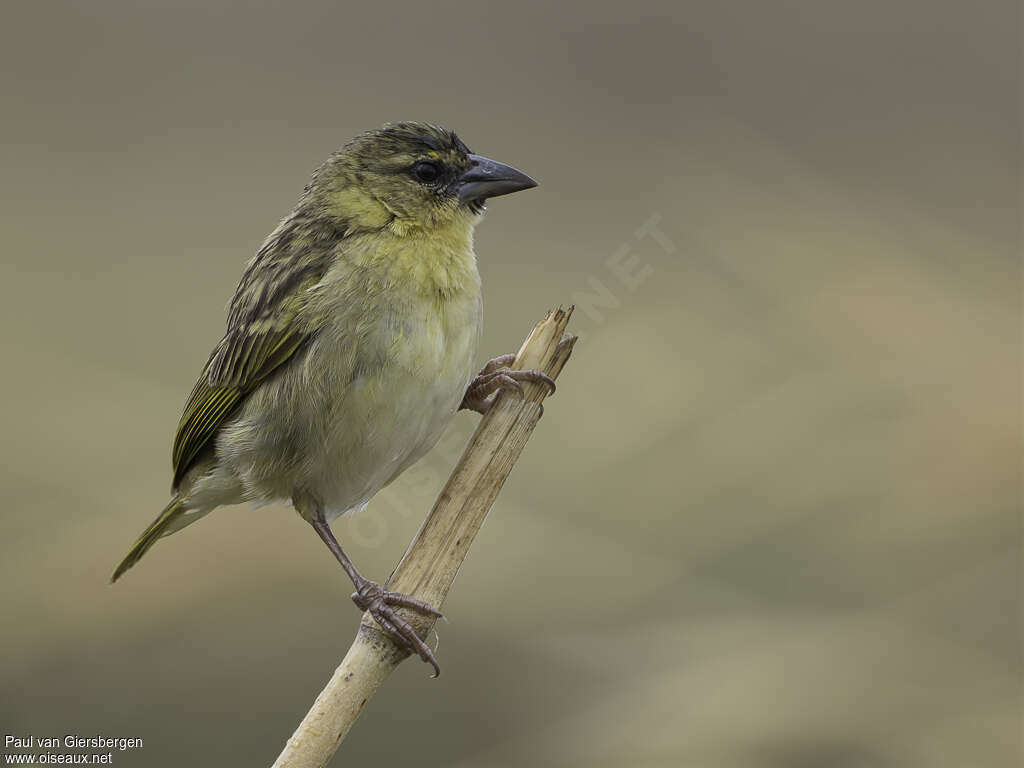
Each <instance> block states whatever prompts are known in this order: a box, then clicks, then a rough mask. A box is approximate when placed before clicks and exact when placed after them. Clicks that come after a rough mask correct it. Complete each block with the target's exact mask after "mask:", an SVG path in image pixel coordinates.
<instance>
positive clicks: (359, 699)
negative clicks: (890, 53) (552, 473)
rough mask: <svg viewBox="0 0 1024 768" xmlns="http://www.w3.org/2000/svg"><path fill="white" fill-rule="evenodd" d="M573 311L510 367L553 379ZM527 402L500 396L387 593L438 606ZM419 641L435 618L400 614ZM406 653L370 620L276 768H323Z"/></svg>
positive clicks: (559, 313)
mask: <svg viewBox="0 0 1024 768" xmlns="http://www.w3.org/2000/svg"><path fill="white" fill-rule="evenodd" d="M571 314H572V309H571V308H570V309H569V310H568V311H566V310H562V309H558V310H555V311H554V312H550V313H548V316H547V317H545V318H544V319H543V320H542V321H541V322H540V323H538V324H537V326H536V327H535V328H534V329H533V332H532V333H531V334H530V335H529V337H528V338H527V339H526V341H525V342H523V346H522V348H521V349H520V350H519V354H518V355H517V356H516V361H515V363H513V367H514V368H516V369H520V370H522V369H529V368H536V369H538V370H541V371H544V372H545V373H547V374H548V376H550V377H551V378H553V379H554V378H557V377H558V374H559V373H560V372H561V370H562V367H563V366H564V365H565V363H566V361H567V360H568V359H569V355H570V354H571V353H572V347H573V343H574V342H575V341H576V338H575V337H574V336H565V335H564V334H565V328H566V325H567V324H568V323H569V316H570V315H571ZM523 389H524V390H525V397H524V398H520V397H518V396H517V395H514V394H510V393H508V392H502V393H500V394H499V395H498V399H497V400H496V401H495V403H494V405H492V406H491V407H490V408H489V409H488V411H487V413H486V415H485V416H484V417H483V419H482V420H481V421H480V425H479V426H478V427H477V429H476V432H475V433H473V437H472V438H471V439H470V441H469V444H468V445H467V446H466V450H465V451H464V452H463V454H462V458H461V459H459V463H458V464H456V466H455V469H454V470H452V474H451V476H450V477H449V478H448V482H447V483H446V484H445V486H444V489H443V490H442V491H441V494H440V496H438V497H437V501H435V502H434V507H433V509H431V510H430V514H429V515H428V516H427V519H426V520H425V521H424V522H423V525H422V526H421V527H420V530H419V532H418V533H417V534H416V537H415V538H414V539H413V541H412V543H411V544H410V545H409V548H408V549H407V550H406V552H405V555H404V556H403V557H402V561H401V562H400V563H399V564H398V567H397V568H396V569H395V572H394V573H393V574H391V578H390V579H389V580H388V583H387V588H388V589H390V590H393V591H396V592H404V593H406V594H409V595H413V596H415V597H418V598H420V599H421V600H425V601H427V602H428V603H431V604H432V605H435V606H438V607H440V606H441V605H442V604H443V603H444V599H445V597H446V596H447V594H448V590H449V589H450V588H451V586H452V582H454V581H455V576H456V574H457V573H458V572H459V567H460V566H461V565H462V562H463V560H465V559H466V555H467V554H468V552H469V545H470V544H472V543H473V538H474V537H475V536H476V533H477V531H478V530H480V526H481V525H483V522H484V519H485V518H486V517H487V512H488V510H490V508H491V504H493V503H494V500H495V498H497V496H498V491H500V490H501V486H502V485H503V484H504V482H505V478H507V477H508V475H509V473H510V472H511V471H512V466H513V465H514V464H515V463H516V460H517V459H518V458H519V454H520V453H521V452H522V450H523V446H524V445H526V441H527V440H528V439H529V438H530V433H532V432H533V428H534V427H535V426H536V425H537V422H538V421H539V420H540V417H541V414H542V413H543V406H542V405H541V401H542V400H543V399H544V397H545V396H546V395H547V387H545V386H544V385H543V384H534V383H524V384H523ZM402 616H403V618H405V619H406V621H408V622H409V623H410V624H412V626H413V627H414V628H415V629H416V631H417V632H418V633H419V635H420V636H421V637H425V636H426V634H427V632H429V631H430V628H431V627H433V625H434V621H435V619H434V618H433V617H429V616H428V617H425V616H421V615H419V614H415V613H412V612H410V611H408V610H403V611H402ZM408 655H409V652H408V651H406V650H405V649H402V648H399V647H398V646H397V645H396V644H395V643H394V642H393V641H392V640H391V638H390V637H388V636H387V635H385V634H384V633H383V632H381V631H380V629H379V628H378V626H377V623H376V622H375V621H374V620H373V618H372V617H371V616H370V615H369V614H368V613H367V614H364V615H363V620H362V623H361V624H360V626H359V631H358V632H357V633H356V639H355V640H354V641H353V643H352V646H351V647H350V648H349V650H348V653H347V654H345V658H344V659H343V660H342V662H341V665H340V666H339V667H338V668H337V670H335V672H334V676H333V677H331V679H330V681H329V682H328V683H327V686H326V687H325V688H324V689H323V691H322V692H321V693H320V695H319V696H318V697H317V699H316V701H315V702H313V706H312V708H311V709H310V710H309V712H308V713H307V714H306V717H305V718H303V720H302V722H301V723H300V724H299V727H298V728H297V729H296V730H295V733H294V734H292V737H291V738H290V739H289V740H288V743H287V744H286V745H285V748H284V751H283V752H282V753H281V755H280V756H279V757H278V758H277V761H276V762H275V763H274V768H321V766H324V765H326V764H327V761H328V760H330V759H331V757H332V756H333V755H334V753H335V752H336V751H337V749H338V746H339V745H340V744H341V742H342V740H343V739H344V738H345V734H347V733H348V731H349V728H351V727H352V723H354V722H355V719H356V718H357V717H358V716H359V713H360V712H361V711H362V709H363V707H364V706H366V702H367V701H369V700H370V698H371V697H372V696H373V694H374V693H376V691H377V688H378V687H380V684H381V683H382V682H384V680H385V678H387V676H388V675H389V674H391V672H392V671H393V670H394V669H395V667H397V666H398V665H399V664H400V663H401V662H402V661H403V660H404V659H405V658H406V657H408Z"/></svg>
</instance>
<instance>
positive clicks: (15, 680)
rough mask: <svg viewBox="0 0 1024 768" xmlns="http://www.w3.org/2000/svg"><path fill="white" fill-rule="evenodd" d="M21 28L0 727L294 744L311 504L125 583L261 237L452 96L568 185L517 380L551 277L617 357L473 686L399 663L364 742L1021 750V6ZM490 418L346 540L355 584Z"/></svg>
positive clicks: (792, 758)
mask: <svg viewBox="0 0 1024 768" xmlns="http://www.w3.org/2000/svg"><path fill="white" fill-rule="evenodd" d="M0 13H2V17H3V18H2V24H0V64H2V66H0V85H2V88H0V94H2V103H3V117H2V122H0V139H2V140H0V144H2V146H0V163H2V182H0V194H2V205H3V213H2V221H3V235H2V256H0V269H2V272H0V275H2V289H0V291H2V296H0V312H2V322H3V329H4V330H3V336H4V350H3V351H4V358H3V359H4V361H5V365H4V375H3V383H2V385H0V386H2V391H3V403H4V440H3V444H2V447H0V472H2V478H3V479H2V504H3V513H2V517H0V536H2V545H0V547H2V550H0V552H2V558H0V584H2V585H3V586H2V588H0V589H2V594H3V598H2V603H0V610H2V619H0V622H2V627H3V628H2V636H0V637H2V640H3V653H2V656H0V685H2V689H0V690H2V710H0V729H2V730H3V733H4V734H7V733H10V734H17V735H25V734H27V733H30V732H31V733H35V734H37V735H62V734H64V733H81V734H86V735H89V734H94V733H101V734H104V735H107V736H125V737H130V736H135V737H142V738H143V739H144V740H145V747H144V748H143V749H142V750H141V751H137V752H133V753H128V754H125V755H115V764H116V765H125V766H129V765H132V766H134V765H139V766H182V765H218V766H259V765H266V764H269V763H270V762H271V760H272V759H273V757H274V756H275V755H276V754H277V752H278V750H279V748H280V747H281V746H282V744H283V742H284V740H285V739H286V737H287V736H288V735H289V733H290V732H291V729H292V727H293V726H294V725H295V724H296V722H297V721H298V719H299V717H300V716H301V715H302V714H303V713H304V711H305V709H306V708H307V706H308V705H309V704H310V702H311V701H312V699H313V697H314V696H315V694H316V693H317V692H318V691H319V689H320V686H321V684H322V683H323V682H324V681H325V680H326V678H327V676H328V675H329V674H330V672H331V670H332V669H333V667H334V665H335V664H336V662H337V661H338V660H339V659H340V657H341V655H342V653H343V652H344V649H345V648H346V647H347V645H348V643H349V640H350V638H351V636H352V634H353V631H354V629H355V627H356V622H357V620H358V613H357V611H356V610H355V608H354V607H353V606H352V605H351V603H350V602H349V601H348V594H349V592H350V588H349V585H348V583H347V581H346V579H345V578H344V575H343V573H342V572H341V570H340V569H339V568H338V567H337V565H336V564H335V563H334V562H333V560H332V559H331V557H330V555H329V554H328V553H327V552H326V550H325V549H324V548H323V546H322V545H321V543H320V542H319V541H318V539H317V537H316V536H315V535H313V533H312V532H311V531H310V530H309V528H308V527H307V526H305V525H304V524H303V523H302V522H301V521H300V520H299V519H298V518H297V517H296V516H295V515H294V513H292V512H291V511H290V510H288V509H286V508H284V507H278V506H274V507H268V508H263V509H259V510H250V509H247V508H241V507H239V508H233V509H226V510H222V511H219V512H218V513H216V514H214V515H212V516H211V517H210V518H208V519H206V520H204V521H203V522H201V523H199V524H198V525H195V526H193V527H191V528H189V529H187V530H186V531H184V532H182V533H181V534H179V535H177V536H175V537H174V538H173V539H169V540H166V541H164V542H161V543H160V544H159V545H158V546H157V547H156V548H155V549H154V550H153V552H152V553H151V554H150V555H149V556H148V557H147V558H146V560H145V561H144V562H143V563H142V564H141V566H140V567H139V568H137V569H136V570H135V571H133V572H132V573H130V574H129V576H128V577H127V578H125V579H124V581H123V582H121V583H118V584H117V586H116V587H111V586H109V585H108V584H107V583H106V580H107V577H108V575H109V572H110V570H111V568H112V567H113V565H114V564H115V562H116V561H117V559H118V558H119V557H120V556H121V555H122V554H123V552H124V550H125V549H126V547H127V546H128V545H129V544H130V543H131V541H132V539H133V537H134V536H135V535H136V534H137V533H138V532H139V530H140V529H141V528H142V527H143V526H144V525H145V524H146V523H147V522H148V521H149V520H150V518H151V517H152V516H153V515H154V514H155V513H156V512H157V511H158V510H159V509H160V507H161V506H162V505H163V503H164V502H165V500H166V492H167V485H168V482H169V458H168V454H169V446H170V441H171V437H172V433H173V429H174V426H175V424H176V421H177V418H178V413H179V409H180V407H181V405H182V402H183V399H184V396H185V394H186V393H187V391H188V389H189V387H190V386H191V384H192V382H193V380H194V376H195V375H196V374H197V372H198V370H199V368H200V366H201V365H202V363H203V362H204V360H205V358H206V355H207V353H208V351H209V349H210V347H211V346H212V345H213V343H214V342H215V341H216V340H217V338H218V337H219V336H218V334H219V333H220V331H221V329H222V327H223V316H224V305H225V303H226V301H227V299H228V298H229V296H230V294H231V291H232V288H233V286H234V283H235V280H236V279H237V276H238V274H239V272H240V269H241V266H242V264H243V263H244V261H245V260H246V259H247V258H249V256H250V255H251V254H252V253H253V252H254V250H255V248H256V247H257V246H258V245H259V243H260V241H261V240H262V238H263V237H264V235H265V234H266V233H267V232H268V231H269V230H270V229H271V228H272V227H273V226H274V224H275V222H276V221H277V220H278V219H279V218H280V217H281V216H283V215H284V214H285V213H286V212H287V211H288V209H289V208H290V206H291V205H292V204H293V202H294V200H295V199H296V196H297V194H298V192H299V191H300V190H301V188H302V186H303V184H304V183H305V180H306V178H307V177H308V174H309V173H310V171H311V170H312V169H313V168H314V167H315V166H316V165H318V164H319V163H320V162H321V161H322V160H323V158H324V157H325V156H326V155H327V154H328V153H329V152H330V151H332V150H333V149H334V148H335V147H336V146H338V145H340V144H341V143H342V142H344V141H345V140H346V139H347V138H348V137H350V136H352V135H354V134H355V133H358V132H360V131H362V130H365V129H367V128H370V127H373V126H376V125H378V124H380V123H382V122H384V121H387V120H397V119H425V120H432V121H437V122H442V123H444V124H446V125H448V126H450V127H453V128H455V129H456V130H458V131H459V133H460V134H461V135H462V137H463V138H464V139H465V140H466V142H467V143H468V144H469V145H470V146H471V147H472V148H473V149H474V150H476V151H479V152H481V153H484V154H488V155H491V156H494V157H496V158H499V159H501V160H504V161H507V162H510V163H513V164H515V165H518V166H520V167H521V168H523V169H524V170H526V171H527V172H529V173H531V174H534V175H536V177H537V178H538V179H539V180H540V181H541V186H540V188H539V189H537V190H533V191H530V192H527V193H524V194H521V195H516V196H514V197H510V198H507V199H502V200H498V201H495V202H493V203H492V205H491V206H490V212H489V214H488V217H487V220H486V221H485V222H484V224H483V225H482V226H481V228H480V229H479V230H478V238H477V251H478V254H479V256H480V268H481V272H482V274H483V277H484V283H485V297H486V305H487V329H486V337H485V348H484V349H482V350H481V359H483V358H484V356H490V355H494V354H498V353H501V352H505V351H508V350H512V349H515V348H516V347H517V346H518V344H519V342H520V341H521V339H522V337H523V336H524V335H525V333H526V332H527V331H528V330H529V328H530V326H531V325H532V324H533V322H534V321H535V320H537V319H538V318H539V317H540V316H541V315H542V313H543V311H544V310H545V309H547V308H548V307H550V306H553V305H557V304H559V303H569V302H571V301H575V302H576V303H577V305H578V307H579V308H578V310H577V314H576V318H575V325H576V328H577V330H578V331H579V332H580V333H581V335H582V337H583V338H582V341H581V343H580V344H579V346H578V347H577V351H576V355H575V357H574V359H573V361H572V363H571V364H570V366H569V367H568V368H567V369H566V372H565V374H564V376H563V379H562V381H561V386H560V390H559V393H558V394H557V396H556V398H555V399H554V400H552V401H551V402H550V404H549V406H548V408H547V415H546V417H545V419H544V421H543V422H542V423H541V425H540V427H539V429H538V430H537V432H536V433H535V434H534V437H533V439H532V441H531V442H530V444H529V445H528V446H527V450H526V452H525V454H524V456H523V458H522V460H521V461H520V463H519V465H518V466H517V467H516V470H515V472H514V473H513V475H512V477H511V479H510V481H509V482H508V484H507V486H506V488H505V490H504V492H503V493H502V495H501V497H500V498H499V500H498V502H497V504H496V505H495V507H494V509H493V510H492V513H491V516H490V519H489V520H488V523H487V525H486V526H485V527H484V529H483V530H482V532H481V535H480V536H479V538H478V539H477V542H476V544H475V545H474V547H473V550H472V552H471V553H470V558H469V560H468V562H467V563H466V565H465V567H464V568H463V569H462V572H461V574H460V576H459V580H458V582H457V583H456V586H455V589H454V590H453V592H452V594H451V599H450V601H449V602H448V604H447V605H446V611H447V613H448V615H449V617H450V623H448V624H443V625H442V626H441V628H440V650H439V656H440V659H441V662H442V665H443V670H444V671H443V674H442V676H441V678H440V679H439V680H437V681H429V680H428V679H427V669H426V668H425V667H424V666H423V665H419V664H413V663H408V664H405V665H403V667H402V668H401V669H400V670H399V671H398V673H397V674H396V675H395V676H394V677H393V678H392V679H391V680H390V681H389V682H388V684H387V685H386V687H385V688H384V689H383V690H382V691H381V693H380V694H379V696H378V697H377V698H376V699H375V700H374V701H373V702H372V703H371V704H370V705H369V706H368V708H367V711H366V712H365V713H364V715H363V717H362V719H361V720H360V721H359V723H358V724H357V726H356V727H355V728H354V730H353V731H352V734H351V736H350V738H349V740H348V741H347V742H346V743H345V744H344V745H343V747H342V749H341V752H340V753H339V756H338V758H337V759H336V760H335V762H334V763H333V765H369V764H373V765H386V766H414V765H416V766H419V765H439V766H521V765H531V766H559V767H569V766H574V767H576V766H580V767H582V766H588V767H589V766H608V767H611V766H640V767H641V768H648V767H650V768H655V767H657V768H662V767H667V766H694V767H698V766H700V767H703V766H723V767H725V768H790V767H791V768H867V767H871V768H876V767H877V768H889V767H893V768H937V767H945V766H950V767H951V768H965V767H968V766H1011V765H1018V764H1019V762H1018V761H1019V760H1020V759H1021V757H1022V753H1021V691H1022V686H1021V666H1022V665H1021V631H1020V630H1021V624H1020V611H1021V604H1020V591H1021V580H1020V577H1021V571H1020V562H1021V557H1020V543H1021V542H1020V501H1021V497H1020V472H1021V464H1020V452H1021V411H1020V398H1021V369H1020V351H1021V346H1020V341H1021V339H1020V337H1021V328H1020V300H1021V283H1020V271H1021V269H1020V262H1019V254H1018V242H1019V238H1018V236H1019V219H1020V208H1019V196H1018V178H1019V171H1020V162H1019V160H1020V154H1019V140H1020V106H1019V101H1020V79H1019V74H1018V72H1019V69H1018V63H1019V62H1018V48H1019V45H1020V23H1019V18H1018V14H1019V8H1018V6H1017V4H1016V3H1013V2H982V3H963V2H958V1H957V0H928V1H927V2H926V1H925V0H902V1H897V2H891V1H887V2H882V1H881V0H865V1H864V2H856V3H851V2H821V0H800V1H794V2H773V3H765V2H756V1H755V0H744V1H743V2H733V3H720V2H717V1H712V0H698V1H697V2H687V3H679V2H664V3H656V2H634V3H629V4H623V3H576V4H570V5H548V4H544V3H504V4H500V5H499V4H488V3H481V2H475V3H460V4H454V3H439V4H432V3H411V2H409V3H400V4H379V5H376V4H370V3H363V4H360V5H359V6H358V7H355V6H350V5H348V4H342V3H338V2H315V3H314V2H298V3H285V2H275V3H270V4H249V3H225V2H191V3H181V2H179V3H156V2H145V3H139V2H127V1H124V2H108V1H105V0H94V1H93V2H65V3H59V2H7V3H5V4H4V6H3V10H2V11H0ZM623 270H625V274H626V276H627V278H628V279H627V280H626V281H623V279H622V276H623ZM595 296H596V297H599V298H597V299H595ZM475 420H476V419H475V417H474V416H473V415H468V414H460V415H459V416H458V418H457V421H456V423H455V425H454V427H453V432H452V435H451V439H450V440H449V441H448V442H447V443H446V444H445V446H443V447H441V448H440V449H439V450H438V451H437V452H435V453H434V454H432V455H431V456H430V457H428V458H427V459H425V460H424V462H423V464H422V465H421V466H420V467H418V468H417V469H415V470H413V471H411V472H410V474H409V475H408V476H407V477H405V478H402V479H401V480H400V481H398V482H397V483H396V484H395V485H394V486H393V487H392V488H390V489H388V490H387V491H385V492H384V493H383V494H381V496H380V497H378V499H377V500H376V501H375V502H374V503H373V504H372V505H371V507H370V508H369V510H367V512H366V513H365V514H364V515H363V516H362V517H361V518H357V519H355V520H343V521H340V522H339V523H337V524H336V526H335V527H336V530H337V532H338V534H339V536H340V538H341V540H342V541H343V542H346V544H347V545H348V546H349V547H350V552H351V554H352V555H353V557H354V558H355V560H356V562H357V563H359V564H360V565H361V567H362V568H363V569H364V572H365V573H367V574H370V575H372V576H375V577H378V578H383V577H386V576H387V574H388V573H389V569H390V568H391V567H392V566H393V564H394V563H395V562H396V561H397V559H398V557H399V556H400V555H401V552H402V551H403V549H404V547H405V545H406V543H407V542H408V541H409V539H410V538H411V536H412V534H413V532H414V531H415V530H416V527H417V525H418V523H419V521H420V519H421V518H422V515H423V514H424V513H425V511H426V509H427V508H428V507H429V504H430V501H431V500H432V498H433V496H434V495H435V493H436V492H437V490H438V488H439V487H440V484H441V481H442V479H443V477H444V475H445V474H446V473H447V470H448V468H449V467H450V466H451V464H452V462H453V461H454V459H455V458H456V457H457V454H458V448H459V444H460V441H463V440H464V439H465V437H466V436H467V435H468V434H469V432H470V430H471V429H472V427H473V424H474V423H475Z"/></svg>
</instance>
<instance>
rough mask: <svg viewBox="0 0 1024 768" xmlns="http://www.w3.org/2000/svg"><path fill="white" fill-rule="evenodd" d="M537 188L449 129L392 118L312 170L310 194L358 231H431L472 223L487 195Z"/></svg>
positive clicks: (524, 176)
mask: <svg viewBox="0 0 1024 768" xmlns="http://www.w3.org/2000/svg"><path fill="white" fill-rule="evenodd" d="M535 186H537V182H535V181H534V180H533V179H531V178H530V177H529V176H527V175H526V174H525V173H522V172H521V171H517V170H516V169H515V168H513V167H511V166H508V165H505V164H504V163H499V162H497V161H495V160H489V159H488V158H486V157H481V156H480V155H474V154H473V153H472V152H470V151H469V148H468V147H467V146H466V145H465V144H463V143H462V141H461V140H460V139H459V137H458V136H456V135H455V134H454V133H453V132H452V131H449V130H447V129H445V128H441V127H439V126H436V125H431V124H430V123H414V122H404V123H388V124H386V125H385V126H383V127H382V128H379V129H377V130H374V131H369V132H367V133H364V134H362V135H361V136H358V137H356V138H355V139H353V140H352V141H350V142H349V143H348V144H346V145H345V146H344V147H342V149H341V150H339V151H338V152H336V153H335V154H334V155H332V156H331V157H330V158H329V159H328V160H327V162H326V163H324V165H323V166H321V168H320V169H319V170H318V171H317V172H316V173H315V174H314V176H313V180H312V182H310V185H309V187H308V188H307V190H306V197H307V199H309V200H310V201H311V202H315V204H316V205H317V207H318V208H320V210H321V212H325V213H328V214H332V215H335V216H337V217H339V218H340V219H344V220H345V222H346V226H348V227H349V228H351V229H355V230H372V229H379V228H382V227H385V226H391V227H392V228H396V229H399V230H407V229H414V228H423V229H430V228H434V227H439V226H445V225H449V224H452V223H454V222H456V221H458V220H460V219H462V220H470V221H472V220H475V219H476V218H478V217H479V216H480V214H481V213H482V212H483V209H484V203H485V201H486V200H487V199H488V198H491V197H497V196H498V195H507V194H509V193H511V192H518V191H519V190H521V189H529V188H530V187H535Z"/></svg>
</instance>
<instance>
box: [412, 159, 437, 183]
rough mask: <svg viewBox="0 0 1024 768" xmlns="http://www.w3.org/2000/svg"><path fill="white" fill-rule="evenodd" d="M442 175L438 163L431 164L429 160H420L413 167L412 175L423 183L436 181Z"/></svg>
mask: <svg viewBox="0 0 1024 768" xmlns="http://www.w3.org/2000/svg"><path fill="white" fill-rule="evenodd" d="M440 173H441V171H440V170H439V169H438V167H437V163H431V162H429V161H428V160H420V161H419V162H418V163H416V165H414V166H413V167H412V175H413V176H415V177H416V178H417V179H419V180H420V181H423V182H430V181H434V180H436V179H437V177H438V176H439V175H440Z"/></svg>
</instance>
